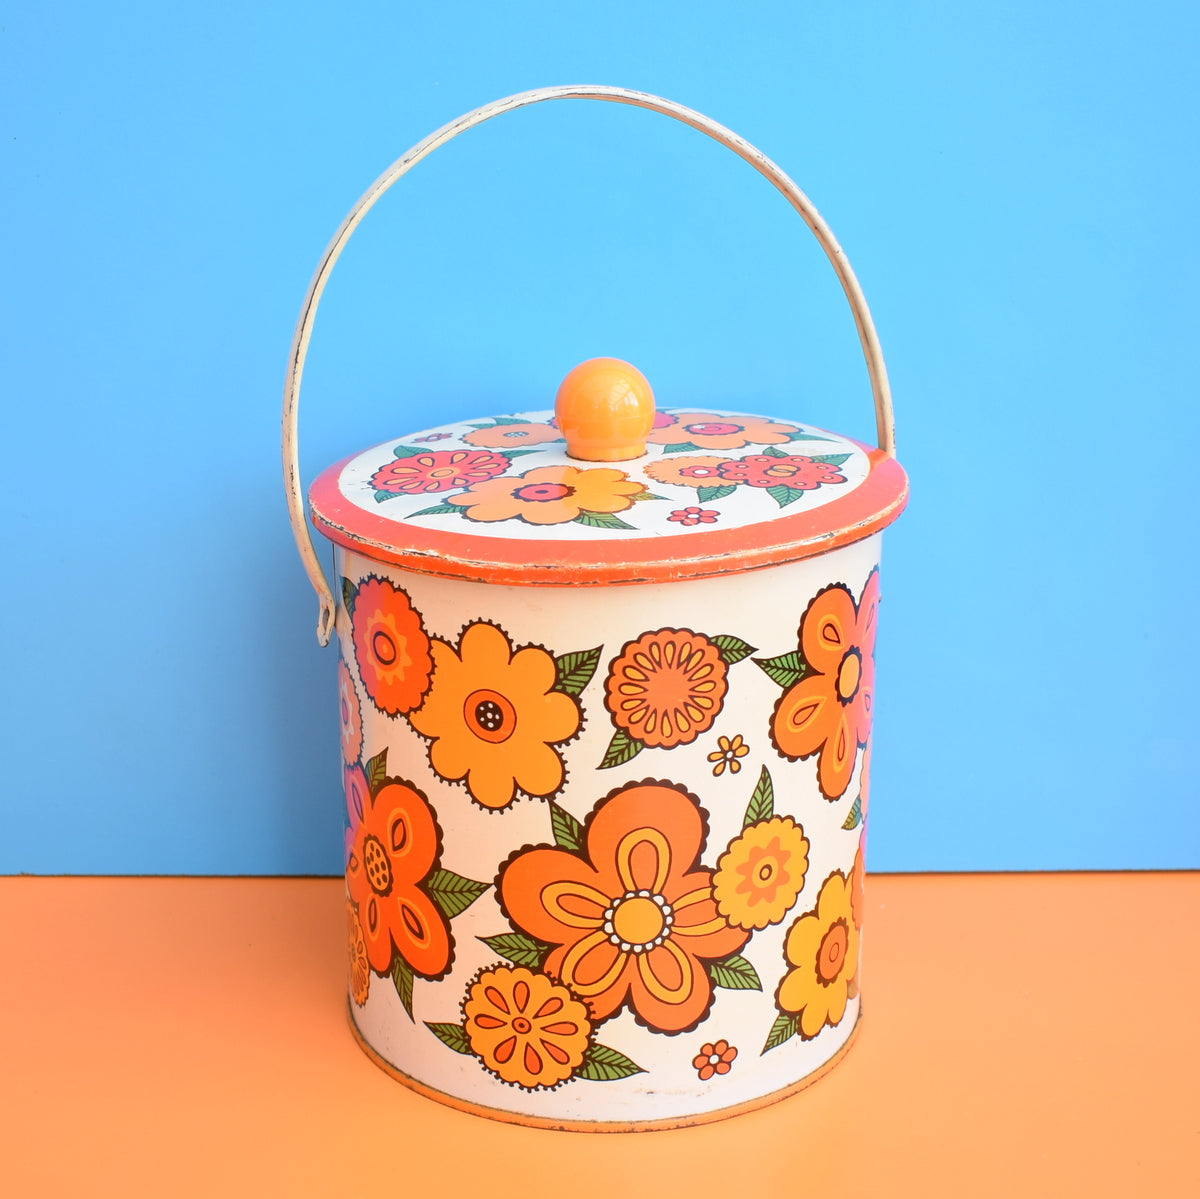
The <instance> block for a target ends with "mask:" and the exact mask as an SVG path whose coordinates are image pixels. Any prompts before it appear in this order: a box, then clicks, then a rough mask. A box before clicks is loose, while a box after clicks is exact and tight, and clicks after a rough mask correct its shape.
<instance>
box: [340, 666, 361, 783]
mask: <svg viewBox="0 0 1200 1199" xmlns="http://www.w3.org/2000/svg"><path fill="white" fill-rule="evenodd" d="M338 725H339V727H340V728H341V731H342V759H343V761H345V762H357V761H358V755H359V754H360V753H362V740H363V730H362V709H361V707H360V706H359V703H358V692H357V691H356V690H355V688H354V676H353V675H351V673H350V668H349V667H348V666H347V665H346V663H345V662H343V661H342V660H341V659H340V658H339V659H338Z"/></svg>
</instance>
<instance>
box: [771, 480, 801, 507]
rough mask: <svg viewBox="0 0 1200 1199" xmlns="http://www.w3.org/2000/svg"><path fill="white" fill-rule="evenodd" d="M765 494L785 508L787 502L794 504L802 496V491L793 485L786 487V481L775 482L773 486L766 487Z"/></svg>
mask: <svg viewBox="0 0 1200 1199" xmlns="http://www.w3.org/2000/svg"><path fill="white" fill-rule="evenodd" d="M767 495H769V496H770V497H771V499H773V500H774V501H775V502H776V503H777V504H778V505H779V506H780V507H781V508H786V507H787V506H788V504H794V503H795V502H796V501H797V500H799V499H803V498H804V492H803V491H799V490H797V489H796V488H795V487H788V486H787V484H786V483H776V484H775V486H774V487H768V488H767Z"/></svg>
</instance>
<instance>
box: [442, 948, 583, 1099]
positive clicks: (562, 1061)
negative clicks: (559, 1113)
mask: <svg viewBox="0 0 1200 1199" xmlns="http://www.w3.org/2000/svg"><path fill="white" fill-rule="evenodd" d="M463 1015H464V1016H465V1017H466V1021H465V1024H464V1028H465V1030H466V1034H467V1039H468V1040H469V1041H470V1043H471V1049H472V1050H473V1051H474V1052H475V1054H476V1055H477V1056H478V1057H479V1058H480V1060H481V1061H482V1062H483V1064H484V1065H485V1066H486V1067H487V1068H488V1069H489V1070H490V1071H491V1072H492V1073H493V1074H495V1075H497V1076H498V1077H499V1078H502V1079H503V1080H504V1081H505V1082H511V1083H514V1084H515V1085H516V1086H519V1087H524V1088H525V1089H526V1090H530V1091H532V1090H535V1089H541V1088H545V1089H549V1088H551V1087H556V1086H558V1085H559V1083H563V1082H566V1081H567V1079H568V1078H570V1077H571V1075H572V1074H573V1073H574V1072H575V1070H576V1069H578V1067H579V1066H580V1064H581V1063H582V1062H583V1056H584V1054H585V1053H586V1052H587V1048H588V1038H589V1037H590V1036H591V1032H592V1025H591V1022H590V1021H589V1020H588V1013H587V1008H586V1007H584V1005H583V1004H582V1003H580V1002H579V1000H578V999H576V998H574V996H572V994H571V992H570V991H568V990H567V988H566V987H564V986H560V985H559V984H558V983H556V982H553V981H551V980H550V979H548V978H547V977H546V976H545V975H544V974H534V973H533V971H532V970H529V969H527V968H526V967H524V966H518V967H516V968H515V969H512V968H510V967H508V966H496V967H495V968H494V969H491V970H482V971H480V973H479V974H478V975H477V976H476V978H475V981H474V982H473V983H471V986H470V989H469V990H468V992H467V999H466V1002H465V1003H464V1004H463Z"/></svg>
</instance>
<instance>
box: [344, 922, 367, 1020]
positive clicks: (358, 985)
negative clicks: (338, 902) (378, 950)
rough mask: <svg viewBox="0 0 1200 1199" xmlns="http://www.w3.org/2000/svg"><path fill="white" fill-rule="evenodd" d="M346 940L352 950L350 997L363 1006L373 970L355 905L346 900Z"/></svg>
mask: <svg viewBox="0 0 1200 1199" xmlns="http://www.w3.org/2000/svg"><path fill="white" fill-rule="evenodd" d="M346 940H347V944H348V947H349V950H350V997H351V998H352V999H353V1000H354V1002H355V1003H357V1004H358V1006H359V1007H362V1005H363V1004H364V1003H366V1002H367V996H368V995H369V994H370V991H371V970H370V966H369V963H368V962H367V943H366V941H364V940H363V931H362V925H361V924H359V922H358V913H357V912H355V910H354V905H353V904H352V903H351V902H350V901H349V900H347V901H346Z"/></svg>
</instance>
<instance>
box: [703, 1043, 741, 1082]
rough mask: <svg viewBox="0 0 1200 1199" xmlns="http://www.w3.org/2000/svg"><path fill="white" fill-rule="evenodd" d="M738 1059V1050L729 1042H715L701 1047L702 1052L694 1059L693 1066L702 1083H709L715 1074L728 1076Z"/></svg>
mask: <svg viewBox="0 0 1200 1199" xmlns="http://www.w3.org/2000/svg"><path fill="white" fill-rule="evenodd" d="M735 1057H737V1050H736V1049H734V1048H733V1046H732V1045H730V1044H729V1042H728V1041H713V1042H710V1043H709V1044H706V1045H701V1046H700V1052H699V1053H698V1054H696V1056H695V1057H694V1058H692V1065H693V1066H694V1067H695V1068H696V1073H697V1074H699V1075H700V1081H701V1082H708V1080H709V1079H710V1078H712V1076H713V1075H714V1074H728V1073H729V1069H730V1067H731V1066H732V1065H733V1059H734V1058H735Z"/></svg>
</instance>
